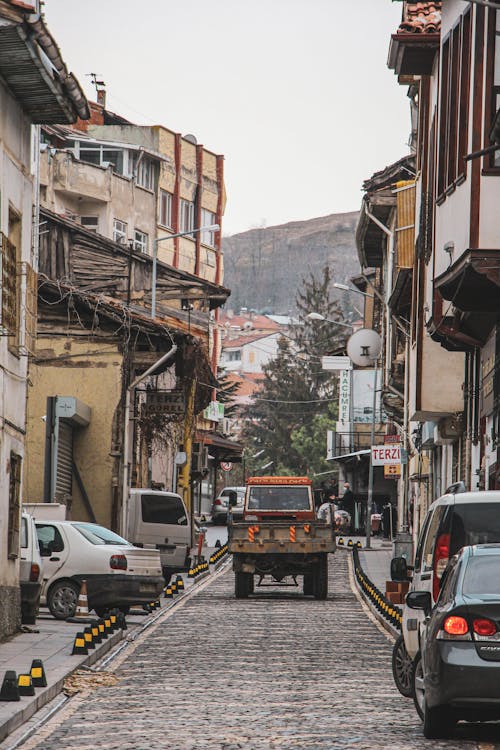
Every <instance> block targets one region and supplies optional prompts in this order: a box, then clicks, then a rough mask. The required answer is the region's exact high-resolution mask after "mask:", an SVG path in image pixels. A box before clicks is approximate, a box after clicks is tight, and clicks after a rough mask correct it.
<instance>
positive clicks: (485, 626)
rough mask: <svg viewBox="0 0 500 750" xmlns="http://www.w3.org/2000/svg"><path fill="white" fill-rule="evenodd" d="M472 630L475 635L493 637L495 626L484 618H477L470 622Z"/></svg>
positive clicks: (495, 630)
mask: <svg viewBox="0 0 500 750" xmlns="http://www.w3.org/2000/svg"><path fill="white" fill-rule="evenodd" d="M472 629H473V630H474V633H476V634H477V635H494V634H495V633H496V632H497V626H496V625H495V623H494V622H492V621H491V620H488V619H487V618H486V617H484V618H483V617H477V618H476V619H475V620H473V622H472Z"/></svg>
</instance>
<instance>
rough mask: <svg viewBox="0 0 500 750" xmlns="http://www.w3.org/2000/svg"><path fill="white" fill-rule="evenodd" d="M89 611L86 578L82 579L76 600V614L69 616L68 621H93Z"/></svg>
mask: <svg viewBox="0 0 500 750" xmlns="http://www.w3.org/2000/svg"><path fill="white" fill-rule="evenodd" d="M91 621H92V619H91V617H90V612H89V601H88V592H87V581H86V580H85V578H84V579H83V580H82V583H81V586H80V593H79V594H78V600H77V602H76V609H75V614H74V615H73V616H72V617H67V618H66V622H79V623H83V622H89V623H90V622H91Z"/></svg>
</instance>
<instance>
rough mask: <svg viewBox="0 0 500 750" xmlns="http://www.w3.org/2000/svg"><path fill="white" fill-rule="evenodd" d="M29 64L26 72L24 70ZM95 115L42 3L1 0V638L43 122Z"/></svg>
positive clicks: (29, 333)
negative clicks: (39, 10)
mask: <svg viewBox="0 0 500 750" xmlns="http://www.w3.org/2000/svg"><path fill="white" fill-rule="evenodd" d="M20 69H22V72H23V74H22V75H19V70H20ZM87 116H88V107H87V102H86V99H85V96H84V95H83V93H82V91H81V89H80V86H79V84H78V82H77V81H76V79H75V78H74V77H73V76H72V75H71V74H70V73H69V72H68V70H67V68H66V66H65V63H64V61H63V59H62V57H61V54H60V52H59V49H58V47H57V44H56V42H55V41H54V39H53V38H52V36H51V35H50V33H49V31H48V29H47V28H46V26H45V24H44V22H43V20H42V19H41V18H40V16H39V15H38V13H37V7H36V4H35V3H30V2H16V0H10V2H7V1H6V0H2V2H0V198H1V200H0V251H1V267H2V284H1V319H0V333H1V337H0V378H1V382H2V387H1V392H2V397H1V401H0V429H1V432H2V435H1V440H0V462H1V466H2V471H1V472H0V637H2V636H4V635H6V634H8V633H11V632H13V631H14V630H15V629H16V627H17V626H18V625H19V623H20V606H19V602H20V598H19V597H20V593H19V531H20V504H21V498H22V493H23V488H22V476H23V462H24V459H25V453H26V446H25V436H26V409H25V405H26V385H27V374H28V357H29V356H30V355H31V354H32V353H33V351H34V346H35V332H36V296H37V295H36V289H37V265H38V244H37V237H38V227H37V226H36V225H35V226H34V225H33V214H34V206H37V205H38V197H37V190H38V179H39V169H38V140H39V128H38V125H39V124H41V123H68V124H69V123H72V122H74V121H75V120H76V119H77V117H80V118H85V117H87Z"/></svg>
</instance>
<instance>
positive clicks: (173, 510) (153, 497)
mask: <svg viewBox="0 0 500 750" xmlns="http://www.w3.org/2000/svg"><path fill="white" fill-rule="evenodd" d="M125 535H126V537H127V539H130V541H131V542H132V544H134V545H135V546H136V547H144V548H146V549H157V550H159V552H160V558H161V567H162V571H163V576H164V578H165V581H166V582H167V583H168V582H169V581H170V578H171V576H172V574H174V573H180V572H181V571H182V570H189V568H190V565H191V559H190V556H189V554H190V550H191V524H190V521H189V513H188V512H187V510H186V506H185V505H184V501H183V499H182V498H181V496H180V495H178V494H177V493H175V492H164V491H160V490H150V489H136V488H134V489H132V490H130V497H129V512H128V526H127V529H126V531H125Z"/></svg>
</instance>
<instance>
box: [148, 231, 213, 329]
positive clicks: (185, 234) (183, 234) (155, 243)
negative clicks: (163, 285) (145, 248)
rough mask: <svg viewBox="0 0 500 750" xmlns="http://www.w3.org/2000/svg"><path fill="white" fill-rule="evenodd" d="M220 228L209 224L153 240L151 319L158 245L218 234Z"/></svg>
mask: <svg viewBox="0 0 500 750" xmlns="http://www.w3.org/2000/svg"><path fill="white" fill-rule="evenodd" d="M219 229H220V226H219V225H218V224H210V225H209V226H206V227H197V229H190V230H189V231H186V232H176V233H175V234H166V235H164V236H163V237H158V239H156V240H153V278H152V281H151V317H152V318H154V317H155V315H156V268H157V265H158V243H159V242H163V241H164V240H174V239H175V238H176V237H191V236H192V235H193V234H197V233H198V232H218V231H219Z"/></svg>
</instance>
